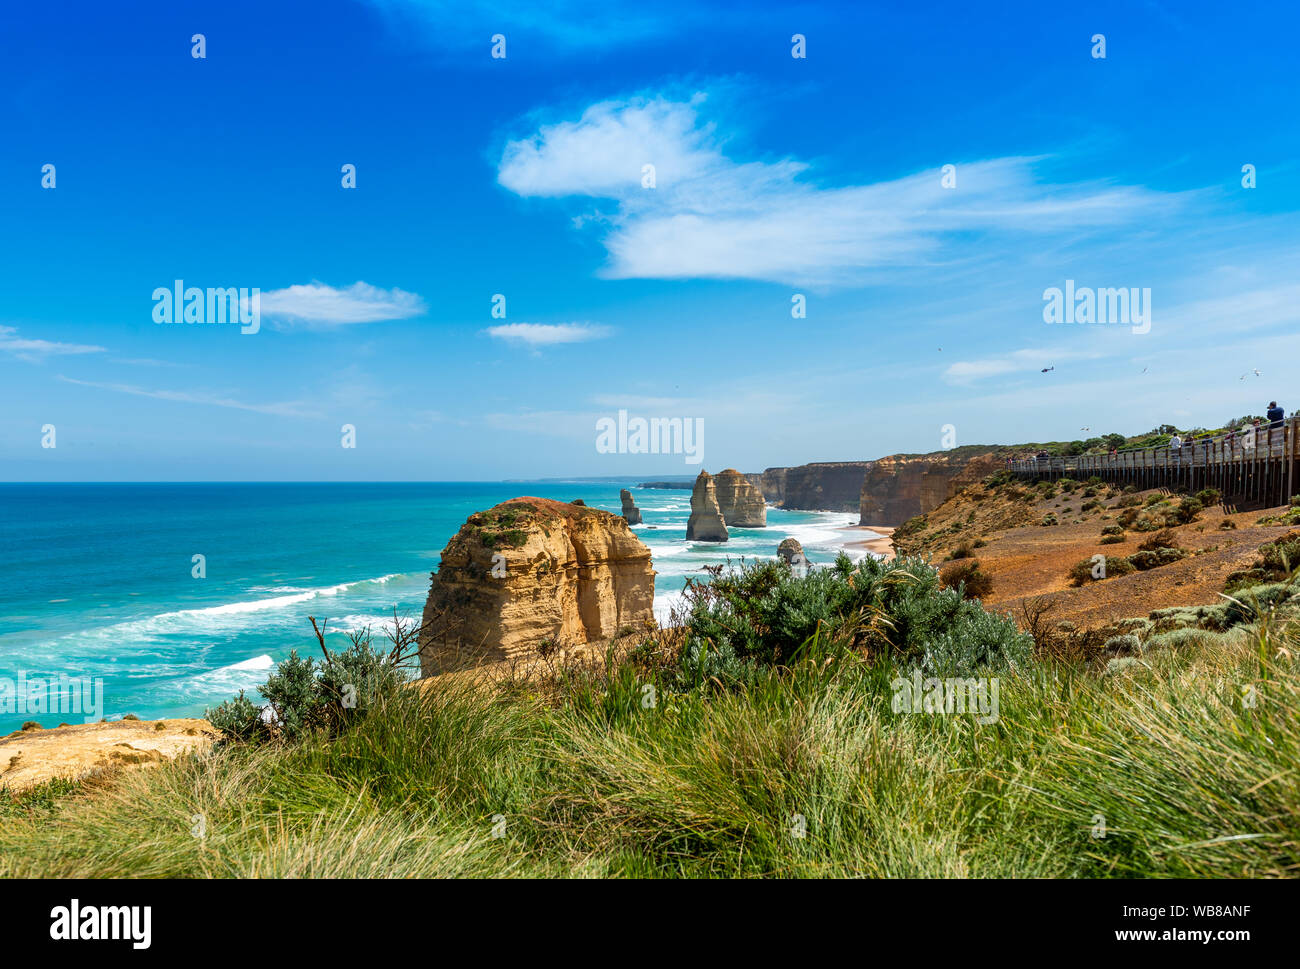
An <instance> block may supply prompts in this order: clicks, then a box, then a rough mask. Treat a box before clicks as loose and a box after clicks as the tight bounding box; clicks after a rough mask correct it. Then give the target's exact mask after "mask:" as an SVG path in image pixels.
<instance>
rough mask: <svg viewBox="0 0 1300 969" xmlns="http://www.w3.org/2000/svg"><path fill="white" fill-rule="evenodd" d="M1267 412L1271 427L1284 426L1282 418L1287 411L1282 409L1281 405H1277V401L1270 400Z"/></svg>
mask: <svg viewBox="0 0 1300 969" xmlns="http://www.w3.org/2000/svg"><path fill="white" fill-rule="evenodd" d="M1265 413H1266V416H1267V417H1268V426H1269V427H1281V426H1282V418H1284V417H1285V416H1286V411H1284V410H1282V408H1281V407H1278V406H1277V401H1275V400H1270V401H1269V402H1268V410H1267V411H1266V412H1265Z"/></svg>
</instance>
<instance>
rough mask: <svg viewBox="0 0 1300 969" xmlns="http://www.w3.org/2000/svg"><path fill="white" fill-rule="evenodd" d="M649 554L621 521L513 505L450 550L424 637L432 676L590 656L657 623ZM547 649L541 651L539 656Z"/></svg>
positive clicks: (427, 609) (482, 519)
mask: <svg viewBox="0 0 1300 969" xmlns="http://www.w3.org/2000/svg"><path fill="white" fill-rule="evenodd" d="M654 576H655V573H654V570H653V569H652V568H651V562H650V549H648V548H647V547H646V546H645V545H644V544H642V542H641V540H640V539H638V538H637V537H636V535H635V534H633V532H632V530H631V529H630V528H628V525H627V522H626V521H624V520H623V519H622V518H620V517H619V516H618V515H613V514H610V513H609V512H607V511H601V510H599V509H596V508H587V507H584V506H581V505H574V504H564V503H562V502H558V501H550V500H547V499H545V498H512V499H510V500H509V501H504V502H502V503H501V504H499V505H497V506H496V507H494V508H490V509H488V510H487V511H482V512H478V513H476V514H474V515H471V516H470V517H469V520H468V521H466V522H465V524H464V525H462V526H461V529H460V531H458V532H457V533H456V535H455V537H454V538H453V539H452V540H451V541H450V542H449V543H448V544H447V547H446V548H445V549H443V550H442V562H441V565H440V566H439V569H438V571H437V572H435V573H434V574H433V577H432V583H431V585H430V588H429V597H428V599H427V601H426V602H425V606H424V616H423V621H422V624H421V631H420V670H421V673H422V674H423V675H424V676H432V675H434V674H436V673H444V672H449V671H451V670H458V669H468V668H470V667H472V666H479V665H483V664H485V663H492V662H500V661H505V660H515V659H519V660H524V661H527V660H531V659H533V658H535V657H537V656H538V655H540V654H541V653H544V652H546V651H547V650H550V649H558V650H564V651H568V650H572V649H583V648H586V647H589V646H593V645H600V644H603V643H607V642H608V641H609V640H611V639H613V638H615V637H616V636H618V635H621V634H623V633H626V632H628V631H631V630H640V629H643V628H644V627H645V624H646V623H649V622H653V621H654V608H653V606H654ZM539 647H540V650H539Z"/></svg>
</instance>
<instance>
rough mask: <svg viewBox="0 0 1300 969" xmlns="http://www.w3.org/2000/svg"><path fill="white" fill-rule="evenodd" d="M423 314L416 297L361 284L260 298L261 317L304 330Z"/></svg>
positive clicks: (302, 288) (299, 288)
mask: <svg viewBox="0 0 1300 969" xmlns="http://www.w3.org/2000/svg"><path fill="white" fill-rule="evenodd" d="M424 311H425V306H424V300H423V299H421V298H420V296H419V295H418V294H416V293H408V292H406V291H405V290H401V289H396V288H394V289H380V288H379V287H377V286H371V285H370V284H369V283H363V282H356V283H353V284H352V285H351V286H347V287H344V288H343V289H336V288H335V287H333V286H326V285H325V284H324V283H319V282H312V283H309V284H299V285H295V286H290V287H288V288H287V289H276V290H272V291H271V292H268V293H263V294H262V313H263V315H264V316H268V317H271V318H273V319H278V320H283V321H285V322H288V323H298V324H303V325H307V326H339V325H342V324H346V323H375V322H379V321H381V320H404V319H408V318H410V317H412V316H420V315H421V314H423V313H424Z"/></svg>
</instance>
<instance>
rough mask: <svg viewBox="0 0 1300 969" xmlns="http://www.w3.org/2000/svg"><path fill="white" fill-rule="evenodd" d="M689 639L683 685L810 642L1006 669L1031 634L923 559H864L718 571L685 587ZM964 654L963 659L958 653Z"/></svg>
mask: <svg viewBox="0 0 1300 969" xmlns="http://www.w3.org/2000/svg"><path fill="white" fill-rule="evenodd" d="M686 602H687V606H688V609H689V612H688V615H687V617H686V619H685V623H684V625H685V631H686V645H685V647H684V648H683V650H682V660H681V664H680V670H679V674H680V675H679V677H678V686H682V687H696V686H700V685H702V684H703V683H704V682H705V681H706V680H707V679H709V678H711V677H712V678H715V679H716V681H717V682H718V683H720V684H721V685H724V686H726V685H732V684H739V683H744V682H745V681H746V680H747V679H749V678H751V677H752V676H753V674H754V671H755V669H756V668H758V667H768V666H776V665H787V664H789V663H790V662H792V661H793V660H795V659H796V658H797V657H798V656H800V655H802V654H804V653H806V652H807V651H808V650H810V649H814V648H815V649H818V650H823V651H826V652H828V653H831V654H832V655H833V654H834V653H835V652H836V651H840V650H852V651H854V652H865V653H868V654H870V653H887V654H889V655H892V656H893V657H894V658H895V659H899V660H902V661H903V662H907V663H921V664H922V665H923V666H925V665H926V664H934V663H937V662H940V661H941V660H942V662H944V663H955V664H958V668H957V669H956V671H957V672H962V671H969V670H973V669H975V668H976V667H978V666H991V667H994V668H1008V667H1011V666H1014V665H1015V664H1017V663H1020V662H1023V661H1024V660H1025V659H1027V658H1028V656H1029V651H1030V648H1031V645H1032V640H1031V639H1030V637H1028V636H1027V635H1025V634H1023V633H1021V632H1020V631H1019V630H1017V629H1016V626H1015V624H1014V623H1013V622H1011V620H1010V619H1008V618H1005V617H1001V616H991V615H990V614H988V613H986V612H985V611H984V610H983V609H982V608H981V607H980V606H979V605H978V603H976V602H972V601H969V600H967V599H965V598H963V596H962V595H961V594H960V593H959V592H957V591H956V590H955V589H944V588H941V587H940V581H939V574H938V573H937V572H936V571H935V569H934V568H933V567H932V566H930V565H929V563H927V562H925V561H924V560H922V559H917V558H900V559H896V560H894V561H892V562H884V561H881V560H878V559H875V558H866V559H863V560H862V561H861V562H859V563H858V565H857V566H856V567H855V566H854V565H853V563H852V562H851V561H850V560H849V559H848V557H847V556H844V555H841V556H840V557H839V558H838V559H836V561H835V564H834V565H832V566H829V567H825V568H815V569H810V570H809V571H808V573H807V574H806V575H803V576H800V575H797V574H795V573H793V572H792V571H791V570H790V569H789V568H783V567H782V566H781V565H780V564H779V563H776V562H770V561H768V562H758V563H753V564H750V565H743V566H741V567H740V568H739V569H735V570H732V571H730V572H723V571H721V570H717V571H716V572H715V575H714V578H713V580H712V581H711V582H709V583H707V584H703V583H693V584H692V585H690V586H689V587H688V589H687V591H686ZM959 661H960V662H959Z"/></svg>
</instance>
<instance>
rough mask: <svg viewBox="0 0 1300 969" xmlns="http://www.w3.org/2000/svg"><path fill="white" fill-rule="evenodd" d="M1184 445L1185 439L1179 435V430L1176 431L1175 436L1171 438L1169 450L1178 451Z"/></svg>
mask: <svg viewBox="0 0 1300 969" xmlns="http://www.w3.org/2000/svg"><path fill="white" fill-rule="evenodd" d="M1182 446H1183V439H1182V438H1181V437H1179V436H1178V432H1177V431H1175V432H1174V436H1173V437H1171V438H1170V439H1169V450H1171V451H1177V450H1178V449H1179V448H1181V447H1182Z"/></svg>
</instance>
